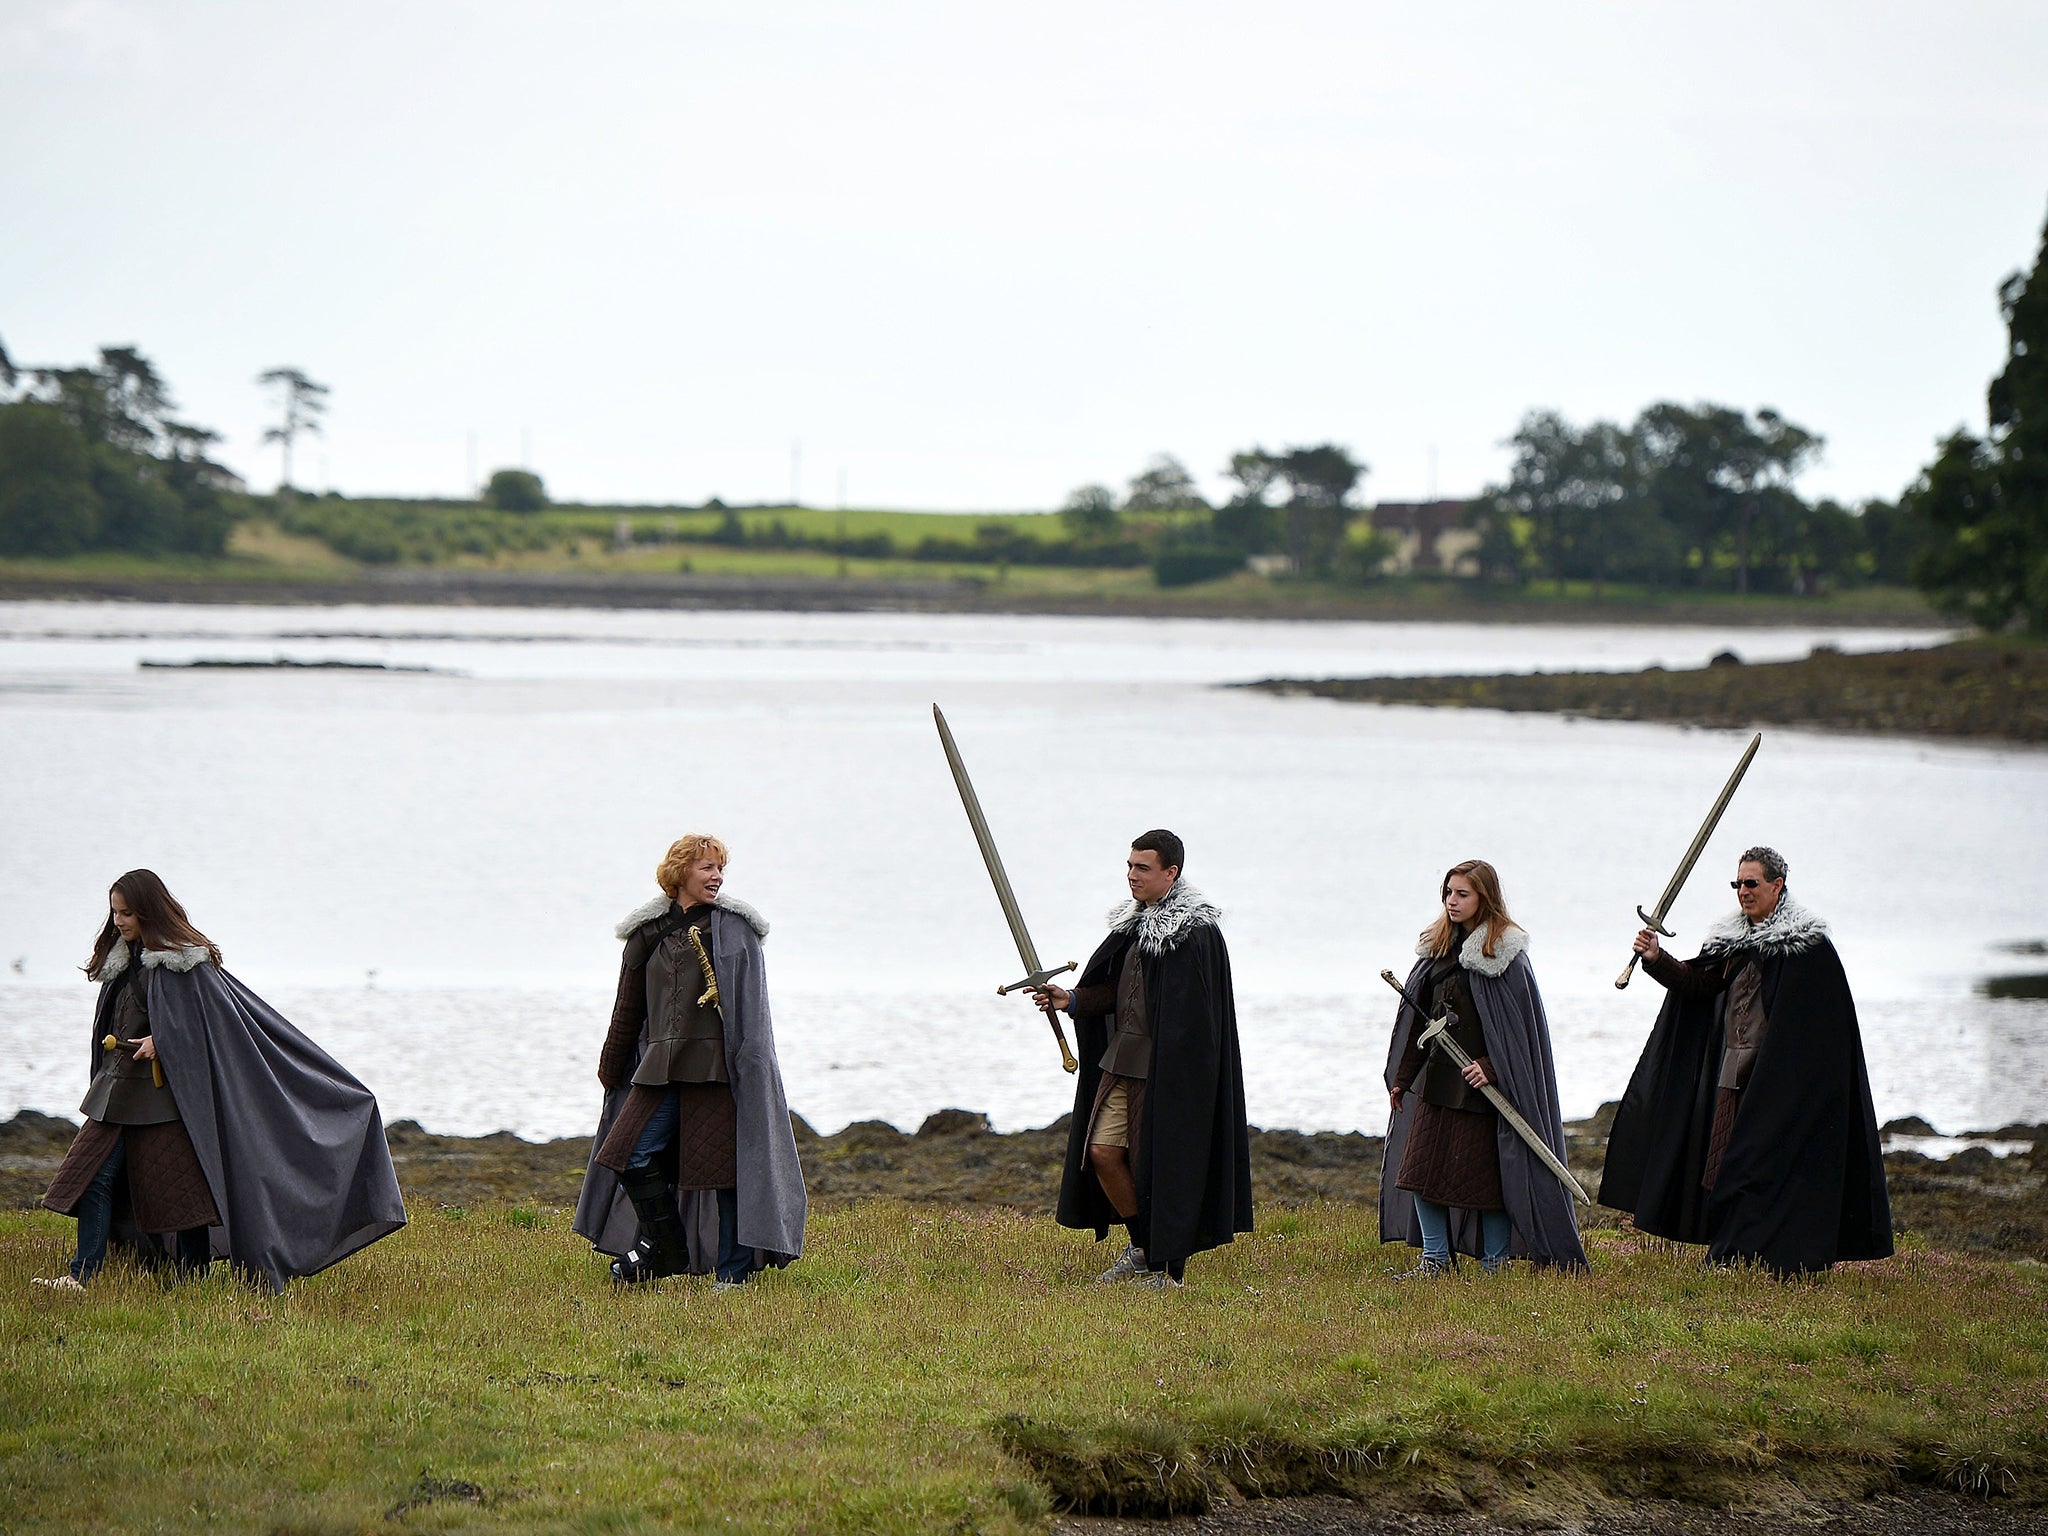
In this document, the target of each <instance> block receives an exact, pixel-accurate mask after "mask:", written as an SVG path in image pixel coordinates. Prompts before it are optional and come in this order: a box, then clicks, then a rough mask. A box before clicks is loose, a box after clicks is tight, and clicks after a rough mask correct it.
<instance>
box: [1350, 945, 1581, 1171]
mask: <svg viewBox="0 0 2048 1536" xmlns="http://www.w3.org/2000/svg"><path fill="white" fill-rule="evenodd" d="M1380 980H1382V981H1384V982H1385V983H1386V984H1387V985H1388V986H1390V987H1392V988H1393V989H1394V990H1395V991H1396V992H1398V993H1400V994H1401V1001H1403V1002H1404V1003H1406V1004H1407V1005H1408V1006H1409V1007H1410V1008H1413V1009H1414V1010H1415V1011H1416V1012H1417V1013H1418V1014H1420V1015H1421V1016H1422V1017H1423V1018H1425V1019H1426V1018H1428V1017H1429V1010H1428V1009H1426V1008H1424V1007H1423V1006H1422V1005H1421V1004H1420V1003H1418V1002H1416V1000H1415V999H1414V997H1413V996H1411V995H1410V993H1409V991H1408V989H1407V988H1406V987H1404V986H1402V985H1401V981H1400V978H1399V977H1397V976H1396V975H1395V974H1394V973H1393V972H1392V971H1381V972H1380ZM1450 1022H1451V1016H1450V1015H1449V1014H1448V1013H1446V1014H1445V1015H1444V1016H1443V1017H1442V1018H1440V1019H1437V1020H1435V1021H1433V1022H1432V1023H1431V1024H1430V1025H1429V1027H1428V1028H1427V1029H1425V1030H1423V1032H1422V1033H1421V1034H1419V1035H1417V1036H1416V1037H1415V1043H1416V1045H1417V1046H1418V1047H1420V1048H1421V1049H1423V1050H1428V1049H1429V1048H1430V1047H1431V1046H1432V1045H1433V1046H1435V1047H1436V1048H1437V1049H1438V1050H1440V1051H1442V1052H1443V1053H1444V1054H1445V1055H1446V1056H1448V1057H1450V1058H1451V1062H1452V1064H1453V1065H1455V1066H1456V1067H1457V1069H1458V1070H1459V1071H1460V1072H1462V1071H1464V1070H1465V1069H1466V1068H1467V1067H1469V1066H1471V1065H1472V1057H1471V1056H1470V1054H1468V1053H1467V1052H1466V1050H1465V1048H1464V1047H1463V1046H1461V1045H1460V1044H1458V1042H1457V1041H1455V1040H1453V1039H1452V1038H1451V1034H1450V1027H1449V1026H1450ZM1479 1091H1480V1092H1481V1093H1483V1094H1485V1095H1486V1097H1487V1100H1488V1102H1490V1103H1491V1104H1492V1105H1493V1107H1494V1108H1495V1109H1496V1110H1498V1111H1499V1112H1500V1117H1501V1119H1503V1120H1505V1121H1507V1123H1508V1129H1509V1130H1511V1131H1513V1132H1514V1133H1515V1134H1516V1135H1517V1136H1519V1137H1521V1138H1522V1140H1523V1141H1525V1142H1527V1143H1528V1145H1529V1150H1530V1151H1531V1152H1534V1153H1535V1154H1536V1156H1537V1158H1538V1159H1539V1160H1541V1162H1542V1164H1543V1166H1544V1167H1546V1168H1548V1169H1549V1170H1550V1171H1551V1172H1552V1173H1554V1174H1556V1175H1557V1176H1558V1179H1559V1180H1560V1181H1561V1182H1562V1183H1563V1184H1564V1187H1565V1188H1566V1189H1568V1190H1570V1191H1571V1192H1572V1193H1573V1194H1574V1195H1576V1196H1578V1198H1579V1199H1580V1201H1582V1202H1583V1203H1584V1204H1586V1205H1591V1204H1592V1203H1593V1197H1592V1196H1591V1195H1589V1194H1587V1193H1586V1189H1585V1186H1584V1185H1582V1184H1581V1183H1580V1182H1579V1181H1578V1180H1577V1179H1575V1178H1573V1177H1572V1171H1571V1169H1569V1168H1567V1167H1565V1165H1564V1164H1563V1163H1562V1162H1561V1161H1559V1159H1558V1155H1557V1154H1556V1153H1555V1152H1553V1151H1551V1150H1550V1148H1548V1147H1547V1146H1545V1145H1544V1144H1543V1138H1542V1137H1541V1136H1538V1135H1537V1134H1536V1132H1535V1131H1534V1130H1532V1129H1531V1128H1530V1126H1529V1122H1528V1121H1526V1120H1524V1119H1523V1118H1522V1116H1521V1112H1520V1111H1519V1110H1517V1109H1516V1108H1515V1106H1514V1105H1512V1104H1510V1103H1509V1102H1508V1096H1507V1095H1506V1094H1504V1093H1502V1092H1501V1091H1500V1090H1499V1089H1498V1088H1496V1087H1494V1086H1493V1084H1491V1083H1481V1084H1480V1085H1479Z"/></svg>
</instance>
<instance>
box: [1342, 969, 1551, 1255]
mask: <svg viewBox="0 0 2048 1536" xmlns="http://www.w3.org/2000/svg"><path fill="white" fill-rule="evenodd" d="M1484 945H1485V930H1484V929H1475V930H1474V931H1473V932H1472V933H1471V934H1470V935H1468V936H1467V938H1466V940H1465V946H1464V948H1463V949H1462V950H1461V951H1460V952H1459V955H1458V960H1459V963H1460V964H1461V965H1463V966H1464V967H1465V970H1466V973H1467V976H1468V978H1469V979H1470V981H1471V984H1472V1000H1473V1002H1474V1003H1475V1004H1476V1005H1477V1006H1478V1009H1479V1027H1480V1031H1481V1033H1483V1034H1484V1035H1485V1037H1486V1053H1487V1056H1488V1058H1489V1059H1490V1061H1491V1062H1492V1065H1493V1074H1494V1086H1496V1087H1497V1088H1499V1089H1500V1091H1501V1092H1502V1093H1503V1094H1505V1095H1506V1096H1507V1101H1508V1102H1509V1103H1510V1104H1512V1105H1514V1106H1515V1108H1516V1109H1518V1110H1520V1111H1521V1114H1522V1118H1523V1119H1524V1120H1526V1121H1528V1122H1529V1126H1530V1128H1531V1129H1532V1130H1534V1131H1535V1132H1536V1134H1537V1135H1538V1136H1541V1137H1542V1138H1543V1144H1544V1145H1545V1146H1547V1147H1549V1148H1550V1150H1551V1151H1552V1152H1554V1153H1556V1154H1557V1159H1558V1161H1559V1162H1563V1161H1564V1156H1565V1144H1564V1117H1563V1115H1562V1114H1561V1113H1560V1111H1559V1109H1558V1102H1557V1067H1556V1064H1555V1063H1554V1062H1553V1061H1552V1059H1551V1054H1550V1021H1549V1019H1548V1018H1547V1017H1546V1016H1545V1014H1544V1012H1543V997H1542V994H1541V993H1539V992H1538V991H1537V990H1536V972H1535V970H1534V969H1533V968H1531V966H1530V964H1529V954H1528V949H1529V935H1528V934H1526V933H1524V932H1523V931H1522V930H1521V929H1520V928H1509V929H1508V930H1507V931H1506V932H1505V933H1503V934H1502V935H1501V937H1500V939H1499V941H1498V942H1497V943H1496V944H1495V946H1494V949H1495V953H1494V954H1492V955H1488V954H1487V953H1486V952H1485V947H1484ZM1417 949H1418V953H1421V952H1422V947H1421V946H1417ZM1429 966H1430V957H1429V956H1428V955H1427V954H1426V953H1423V954H1422V958H1421V959H1419V960H1417V961H1416V962H1415V968H1414V969H1413V970H1411V971H1410V972H1409V973H1408V990H1409V991H1410V992H1412V993H1414V994H1416V995H1417V996H1421V995H1422V993H1423V991H1424V989H1425V988H1426V986H1427V984H1428V979H1429ZM1428 1022H1429V1021H1428V1020H1427V1019H1424V1018H1422V1017H1421V1015H1419V1014H1418V1013H1416V1011H1415V1010H1414V1009H1413V1008H1411V1007H1409V1006H1408V1004H1407V1003H1406V1002H1402V1003H1400V1004H1399V1005H1398V1006H1397V1010H1396V1012H1395V1014H1394V1037H1393V1040H1392V1041H1391V1042H1390V1043H1389V1046H1388V1050H1387V1071H1386V1084H1387V1088H1388V1089H1389V1090H1390V1091H1391V1090H1392V1088H1393V1086H1394V1074H1395V1073H1396V1072H1397V1071H1398V1070H1399V1069H1400V1065H1401V1057H1402V1054H1403V1053H1404V1052H1406V1050H1407V1049H1408V1040H1409V1037H1410V1036H1411V1035H1412V1034H1414V1032H1415V1031H1416V1030H1418V1029H1421V1028H1423V1027H1425V1026H1426V1025H1427V1024H1428ZM1419 1102H1420V1095H1418V1094H1416V1093H1414V1092H1410V1094H1409V1095H1408V1096H1407V1098H1405V1099H1404V1100H1403V1101H1402V1104H1401V1108H1400V1110H1399V1111H1398V1112H1397V1113H1395V1114H1394V1116H1393V1118H1392V1119H1391V1120H1390V1121H1389V1122H1388V1124H1387V1143H1386V1152H1385V1161H1384V1163H1383V1164H1382V1165H1381V1169H1380V1241H1381V1242H1383V1243H1408V1244H1410V1245H1412V1246H1414V1247H1417V1248H1420V1247H1421V1246H1422V1224H1421V1222H1420V1221H1419V1220H1418V1218H1417V1217H1416V1214H1415V1197H1414V1196H1413V1195H1412V1194H1410V1193H1409V1192H1408V1191H1407V1190H1405V1189H1396V1188H1395V1187H1394V1176H1395V1174H1396V1173H1397V1172H1398V1171H1399V1169H1400V1167H1401V1154H1402V1153H1403V1152H1404V1151H1406V1150H1407V1145H1408V1130H1409V1127H1410V1126H1411V1125H1412V1124H1413V1123H1414V1119H1415V1109H1416V1105H1417V1104H1418V1103H1419ZM1494 1119H1495V1141H1496V1143H1497V1145H1498V1148H1499V1152H1500V1188H1501V1198H1502V1202H1503V1204H1504V1205H1505V1207H1506V1209H1507V1213H1508V1220H1509V1222H1510V1223H1511V1224H1512V1225H1513V1227H1514V1235H1513V1237H1512V1238H1511V1239H1510V1240H1509V1243H1508V1256H1509V1257H1510V1258H1517V1259H1529V1260H1532V1261H1533V1262H1535V1263H1536V1264H1539V1265H1553V1264H1554V1265H1559V1266H1562V1267H1564V1268H1567V1269H1584V1268H1586V1267H1587V1266H1586V1249H1585V1246H1584V1244H1582V1243H1581V1242H1580V1240H1579V1222H1578V1217H1577V1214H1576V1213H1575V1212H1574V1211H1573V1210H1572V1197H1571V1192H1570V1191H1569V1190H1567V1189H1566V1188H1565V1187H1564V1185H1563V1184H1562V1183H1561V1182H1560V1181H1559V1179H1558V1177H1557V1175H1556V1174H1554V1173H1552V1172H1551V1171H1550V1170H1549V1169H1548V1168H1546V1167H1544V1166H1543V1164H1542V1163H1540V1162H1538V1161H1537V1160H1536V1154H1535V1153H1533V1152H1531V1151H1530V1150H1529V1148H1528V1146H1527V1144H1526V1143H1524V1142H1523V1140H1522V1138H1521V1137H1520V1136H1517V1135H1516V1134H1515V1133H1514V1131H1513V1130H1512V1129H1511V1128H1510V1127H1509V1125H1508V1123H1507V1121H1506V1120H1505V1119H1504V1118H1502V1117H1500V1116H1498V1115H1496V1116H1495V1117H1494ZM1451 1247H1452V1248H1453V1249H1454V1250H1455V1251H1457V1252H1459V1253H1468V1254H1471V1255H1472V1256H1473V1257H1475V1258H1477V1257H1480V1256H1481V1255H1482V1254H1483V1253H1484V1250H1485V1242H1484V1238H1483V1237H1482V1235H1481V1232H1480V1225H1479V1215H1478V1213H1477V1212H1476V1211H1462V1210H1452V1212H1451Z"/></svg>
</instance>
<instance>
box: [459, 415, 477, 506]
mask: <svg viewBox="0 0 2048 1536" xmlns="http://www.w3.org/2000/svg"><path fill="white" fill-rule="evenodd" d="M464 483H465V485H466V486H467V487H468V488H467V490H465V491H464V492H463V494H464V496H465V497H467V498H468V499H469V500H471V501H474V500H476V498H477V494H478V486H477V483H476V428H475V427H471V428H470V429H469V478H468V479H467V481H465V482H464Z"/></svg>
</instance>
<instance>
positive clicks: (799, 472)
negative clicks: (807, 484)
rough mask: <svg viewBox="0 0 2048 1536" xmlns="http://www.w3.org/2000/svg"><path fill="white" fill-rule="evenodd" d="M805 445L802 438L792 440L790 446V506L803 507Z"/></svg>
mask: <svg viewBox="0 0 2048 1536" xmlns="http://www.w3.org/2000/svg"><path fill="white" fill-rule="evenodd" d="M803 470H804V445H803V439H802V438H795V439H792V440H791V442H790V445H789V504H790V505H791V506H792V507H800V506H802V505H803V497H802V489H803Z"/></svg>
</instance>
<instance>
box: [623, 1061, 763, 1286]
mask: <svg viewBox="0 0 2048 1536" xmlns="http://www.w3.org/2000/svg"><path fill="white" fill-rule="evenodd" d="M681 1118H682V1101H681V1095H679V1094H678V1093H677V1092H676V1091H675V1090H674V1089H673V1088H671V1089H670V1090H669V1091H668V1092H667V1093H664V1094H663V1095H662V1096H661V1103H660V1104H658V1105H656V1106H655V1110H654V1113H653V1114H651V1115H649V1116H648V1117H647V1128H646V1129H645V1130H644V1131H642V1132H641V1133H640V1139H639V1140H638V1141H636V1142H634V1143H633V1155H632V1156H631V1157H630V1158H628V1159H627V1160H626V1167H627V1168H628V1169H629V1170H632V1171H638V1170H641V1169H645V1168H649V1167H652V1166H653V1164H654V1160H655V1159H656V1158H658V1157H660V1156H661V1154H662V1153H664V1152H666V1151H667V1150H668V1144H669V1143H670V1142H671V1141H673V1140H675V1134H676V1125H677V1122H678V1121H680V1120H681ZM753 1273H754V1255H753V1254H752V1253H751V1252H750V1251H748V1250H747V1249H745V1248H742V1247H741V1246H740V1192H739V1191H738V1190H736V1189H721V1190H719V1191H718V1265H717V1274H718V1278H719V1279H721V1280H724V1281H728V1282H730V1283H731V1284H734V1285H738V1284H741V1283H742V1282H744V1281H745V1280H746V1279H747V1278H748V1277H749V1276H751V1275H752V1274H753Z"/></svg>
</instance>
